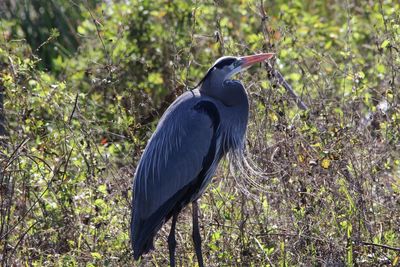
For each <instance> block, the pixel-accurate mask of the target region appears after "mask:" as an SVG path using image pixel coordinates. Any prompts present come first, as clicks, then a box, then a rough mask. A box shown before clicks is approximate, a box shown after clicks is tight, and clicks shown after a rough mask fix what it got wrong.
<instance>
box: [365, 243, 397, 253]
mask: <svg viewBox="0 0 400 267" xmlns="http://www.w3.org/2000/svg"><path fill="white" fill-rule="evenodd" d="M360 243H361V244H362V245H365V246H374V247H380V248H385V249H390V250H394V251H400V247H392V246H388V245H382V244H376V243H370V242H364V241H361V242H360Z"/></svg>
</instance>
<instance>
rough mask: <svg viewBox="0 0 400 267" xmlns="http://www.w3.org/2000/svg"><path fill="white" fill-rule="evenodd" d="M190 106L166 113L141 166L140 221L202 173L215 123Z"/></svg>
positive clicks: (137, 189)
mask: <svg viewBox="0 0 400 267" xmlns="http://www.w3.org/2000/svg"><path fill="white" fill-rule="evenodd" d="M187 102H188V103H182V104H181V105H179V106H174V105H172V106H171V107H170V109H169V110H167V111H166V113H165V114H164V116H163V118H162V119H161V121H160V123H159V125H158V126H157V129H156V131H155V132H154V134H153V136H152V137H151V139H150V141H149V143H148V145H147V147H146V149H145V151H144V153H143V156H142V158H141V160H140V162H139V165H138V168H137V171H136V174H135V182H134V187H135V190H134V194H135V196H134V199H135V202H134V203H133V205H134V208H135V210H136V211H135V212H136V213H138V214H136V215H139V216H140V217H141V218H147V217H148V216H150V215H152V214H153V213H154V212H155V211H156V210H157V209H158V208H159V207H160V206H161V205H162V204H163V203H165V202H166V201H167V200H168V199H170V198H171V197H172V196H173V195H174V194H176V193H177V192H178V191H179V190H180V189H182V188H183V187H184V186H185V185H187V184H189V183H191V182H192V181H194V180H195V179H196V178H197V176H198V174H199V173H200V172H201V170H202V163H203V159H204V157H205V156H206V155H207V153H208V150H209V147H210V144H211V139H212V136H213V134H214V133H213V125H212V120H211V119H210V117H208V116H207V114H204V113H199V112H198V111H196V110H194V109H191V108H190V107H191V106H193V105H191V104H192V103H190V102H192V101H187ZM136 204H137V205H136Z"/></svg>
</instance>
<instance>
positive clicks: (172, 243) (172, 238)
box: [168, 213, 178, 267]
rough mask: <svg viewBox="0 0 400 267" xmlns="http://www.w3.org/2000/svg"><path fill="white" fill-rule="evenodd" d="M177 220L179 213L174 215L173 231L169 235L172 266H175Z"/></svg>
mask: <svg viewBox="0 0 400 267" xmlns="http://www.w3.org/2000/svg"><path fill="white" fill-rule="evenodd" d="M177 220H178V213H176V214H174V215H173V216H172V223H171V231H170V232H169V236H168V249H169V263H170V265H171V267H175V247H176V240H175V225H176V221H177Z"/></svg>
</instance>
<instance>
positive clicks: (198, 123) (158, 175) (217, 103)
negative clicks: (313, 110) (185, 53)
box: [130, 53, 274, 267]
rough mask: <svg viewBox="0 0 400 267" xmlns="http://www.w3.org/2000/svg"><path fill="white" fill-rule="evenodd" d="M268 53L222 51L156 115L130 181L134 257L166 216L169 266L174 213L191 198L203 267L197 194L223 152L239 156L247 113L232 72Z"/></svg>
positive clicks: (148, 244)
mask: <svg viewBox="0 0 400 267" xmlns="http://www.w3.org/2000/svg"><path fill="white" fill-rule="evenodd" d="M273 56H274V54H273V53H262V54H255V55H250V56H242V57H235V56H224V57H221V58H219V59H217V60H216V61H215V63H214V64H213V65H212V66H211V68H209V70H208V71H207V72H206V74H205V75H204V77H203V78H202V79H201V80H200V82H199V83H198V84H197V86H195V88H194V89H191V90H188V91H186V92H185V93H183V94H182V95H181V96H179V97H178V98H177V99H176V100H175V101H174V102H173V103H172V104H171V105H170V106H169V107H168V108H167V110H166V111H165V113H164V114H163V115H162V117H161V119H160V120H159V123H158V125H157V127H156V130H155V131H154V133H153V134H152V136H151V137H150V139H149V141H148V143H147V145H146V147H145V150H144V152H143V154H142V156H141V158H140V160H139V162H138V164H137V167H136V171H135V174H134V181H133V196H132V212H131V229H130V233H131V243H132V248H133V257H134V259H135V260H138V259H139V258H140V257H141V256H142V255H143V254H146V253H148V252H149V251H151V250H153V249H154V244H153V243H154V238H155V235H156V234H157V232H158V231H159V230H160V228H161V227H162V226H163V225H164V224H165V223H166V222H167V221H169V220H170V219H171V218H172V223H171V229H170V233H169V235H168V241H167V242H168V250H169V260H170V266H175V249H176V239H175V228H176V223H177V220H178V215H179V213H180V212H181V211H182V209H183V208H184V207H186V206H187V205H189V204H190V203H192V223H193V228H192V238H193V244H194V249H195V253H196V257H197V261H198V264H199V266H200V267H202V266H204V262H203V256H202V249H201V236H200V231H199V222H198V209H199V208H198V203H197V201H198V199H199V197H200V196H201V195H202V194H203V193H204V191H205V189H206V187H207V185H208V184H209V183H210V181H211V178H212V177H213V175H214V173H215V171H216V169H217V167H218V164H219V162H220V160H221V159H222V158H223V157H224V156H225V155H227V153H232V154H236V155H239V156H243V150H244V146H245V136H246V129H247V122H248V117H249V101H248V97H247V93H246V90H245V88H244V86H243V84H242V83H241V81H239V80H234V79H231V78H232V76H233V75H235V74H237V73H239V72H242V71H244V70H246V69H248V68H249V67H250V66H252V65H254V64H255V63H258V62H263V61H265V60H269V59H271V58H272V57H273Z"/></svg>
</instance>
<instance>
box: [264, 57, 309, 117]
mask: <svg viewBox="0 0 400 267" xmlns="http://www.w3.org/2000/svg"><path fill="white" fill-rule="evenodd" d="M265 68H266V69H267V71H268V72H269V73H271V76H272V77H273V78H275V79H276V80H277V81H278V85H282V86H283V88H285V89H286V91H287V92H288V93H289V95H290V96H291V97H292V98H293V99H294V101H295V102H296V104H297V106H298V107H299V108H300V109H302V110H307V109H308V107H307V106H306V104H304V102H303V101H302V100H301V99H300V97H299V96H298V95H297V94H296V93H295V91H293V89H292V86H290V84H289V83H288V82H287V81H286V80H285V78H283V75H282V74H281V73H280V72H279V71H278V70H276V69H274V68H273V67H272V65H271V64H270V63H269V62H266V64H265Z"/></svg>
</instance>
